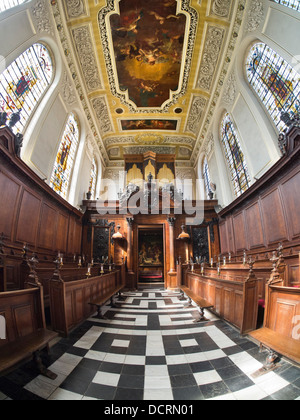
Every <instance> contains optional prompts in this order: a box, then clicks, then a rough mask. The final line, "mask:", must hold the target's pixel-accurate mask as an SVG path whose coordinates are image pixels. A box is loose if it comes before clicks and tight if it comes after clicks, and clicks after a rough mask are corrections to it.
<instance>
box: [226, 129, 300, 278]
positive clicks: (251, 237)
mask: <svg viewBox="0 0 300 420" xmlns="http://www.w3.org/2000/svg"><path fill="white" fill-rule="evenodd" d="M292 134H293V136H294V137H295V136H296V138H298V139H299V140H300V129H293V130H292ZM299 209H300V147H299V145H298V146H297V147H295V149H293V150H291V151H290V153H288V154H287V155H286V156H284V157H282V159H280V160H279V161H278V162H277V163H276V164H275V165H274V167H273V168H271V169H270V171H268V172H267V173H266V174H265V175H264V176H263V177H262V178H261V179H260V180H259V181H257V182H256V183H255V184H254V185H253V186H252V187H250V189H249V190H248V191H247V192H246V193H244V194H243V195H242V196H241V197H240V198H238V199H237V200H236V201H235V202H233V203H232V204H231V205H230V206H228V207H227V208H226V209H224V210H222V211H221V212H220V215H219V217H220V223H219V231H220V243H221V253H222V254H224V255H226V254H228V253H232V254H233V255H234V256H238V257H240V256H242V254H243V252H244V250H246V252H247V254H248V255H249V254H251V255H253V256H257V257H258V258H259V259H261V258H264V256H265V255H266V254H268V255H270V252H272V251H274V250H275V249H276V248H277V247H278V244H279V243H280V242H281V243H282V244H283V247H284V250H285V255H289V254H293V255H296V254H297V253H298V252H299V251H300V212H299ZM290 271H291V274H292V276H293V277H295V276H298V278H299V280H300V270H299V263H298V264H297V268H296V265H295V264H293V267H292V268H290ZM296 271H297V274H296Z"/></svg>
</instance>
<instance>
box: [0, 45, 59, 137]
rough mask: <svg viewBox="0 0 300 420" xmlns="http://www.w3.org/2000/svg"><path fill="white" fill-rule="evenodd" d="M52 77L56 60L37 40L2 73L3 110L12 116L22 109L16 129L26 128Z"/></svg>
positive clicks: (0, 105) (1, 93)
mask: <svg viewBox="0 0 300 420" xmlns="http://www.w3.org/2000/svg"><path fill="white" fill-rule="evenodd" d="M52 78H53V64H52V60H51V57H50V54H49V51H48V50H47V48H46V47H45V46H44V45H42V44H34V45H33V46H32V47H30V48H29V49H28V50H26V51H25V52H24V53H23V54H22V55H20V57H18V58H17V59H16V60H15V61H14V62H13V63H12V64H11V65H10V66H9V67H7V68H6V70H4V72H3V73H2V74H1V75H0V110H1V111H2V112H6V113H7V114H8V117H9V116H10V115H11V114H12V113H15V112H20V117H21V119H20V122H19V123H18V124H17V125H16V127H15V131H23V130H24V128H25V126H26V123H27V121H28V120H29V118H30V116H31V115H32V113H33V111H34V110H35V108H36V106H37V105H38V103H39V100H40V99H41V97H42V96H43V94H44V93H45V92H46V90H47V88H48V87H49V86H50V84H51V82H52Z"/></svg>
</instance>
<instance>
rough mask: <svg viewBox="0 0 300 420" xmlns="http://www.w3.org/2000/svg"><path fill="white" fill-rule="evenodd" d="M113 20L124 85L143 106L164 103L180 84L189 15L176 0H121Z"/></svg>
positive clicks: (114, 42) (139, 105) (115, 47)
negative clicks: (180, 12) (117, 12)
mask: <svg viewBox="0 0 300 420" xmlns="http://www.w3.org/2000/svg"><path fill="white" fill-rule="evenodd" d="M110 23H111V29H112V38H113V46H114V51H115V58H116V66H117V72H118V79H119V86H120V89H121V90H123V91H126V90H128V92H129V97H130V99H131V100H132V101H133V102H134V103H135V104H136V105H137V107H139V108H147V107H155V108H156V107H161V106H162V105H163V103H164V102H165V101H167V100H168V99H169V97H170V90H171V91H177V90H178V87H179V79H180V70H181V61H182V52H183V44H184V36H185V29H186V16H185V15H184V14H178V15H177V2H176V0H151V2H149V1H148V0H126V1H124V0H121V1H120V15H118V14H114V15H112V16H111V18H110Z"/></svg>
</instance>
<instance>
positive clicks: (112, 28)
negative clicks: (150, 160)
mask: <svg viewBox="0 0 300 420" xmlns="http://www.w3.org/2000/svg"><path fill="white" fill-rule="evenodd" d="M51 5H52V7H51V10H52V13H53V18H54V20H55V23H56V27H57V30H58V36H59V37H60V40H61V44H62V48H63V50H64V51H65V55H66V61H67V63H68V66H69V68H70V71H71V72H72V78H73V80H74V84H75V86H76V89H77V92H78V96H79V97H80V100H81V103H82V108H83V110H84V112H85V115H86V117H87V120H88V123H89V125H90V127H91V133H92V135H93V136H94V138H95V140H96V142H97V144H98V145H99V149H100V152H101V154H102V156H103V160H104V163H105V165H106V166H107V167H108V168H110V167H114V166H116V165H117V166H118V167H119V166H121V163H122V162H121V161H122V159H123V157H124V155H125V154H128V153H133V154H134V153H139V151H142V150H143V151H144V150H146V151H151V150H152V151H155V152H157V153H167V154H170V153H174V154H176V159H177V160H178V162H179V163H180V165H193V164H194V163H195V156H197V154H199V150H200V147H201V144H204V142H205V135H206V134H205V133H206V131H207V127H208V124H209V119H210V118H211V115H212V109H213V107H214V106H215V104H216V102H217V100H218V97H220V89H221V88H222V84H223V83H224V80H225V78H226V76H227V72H228V67H229V64H230V57H231V55H232V53H233V51H234V46H235V43H236V39H237V36H238V33H239V31H240V28H241V25H242V22H243V14H244V9H245V5H246V0H235V1H234V0H151V1H149V0H97V1H95V0H76V1H74V0H61V1H59V2H58V1H51Z"/></svg>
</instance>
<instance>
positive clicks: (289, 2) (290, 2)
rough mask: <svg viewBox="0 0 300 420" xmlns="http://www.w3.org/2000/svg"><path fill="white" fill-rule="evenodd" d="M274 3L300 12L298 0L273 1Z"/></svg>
mask: <svg viewBox="0 0 300 420" xmlns="http://www.w3.org/2000/svg"><path fill="white" fill-rule="evenodd" d="M273 1H275V3H278V4H282V5H283V6H287V7H290V8H291V9H293V10H297V11H298V12H300V1H299V0H273Z"/></svg>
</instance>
